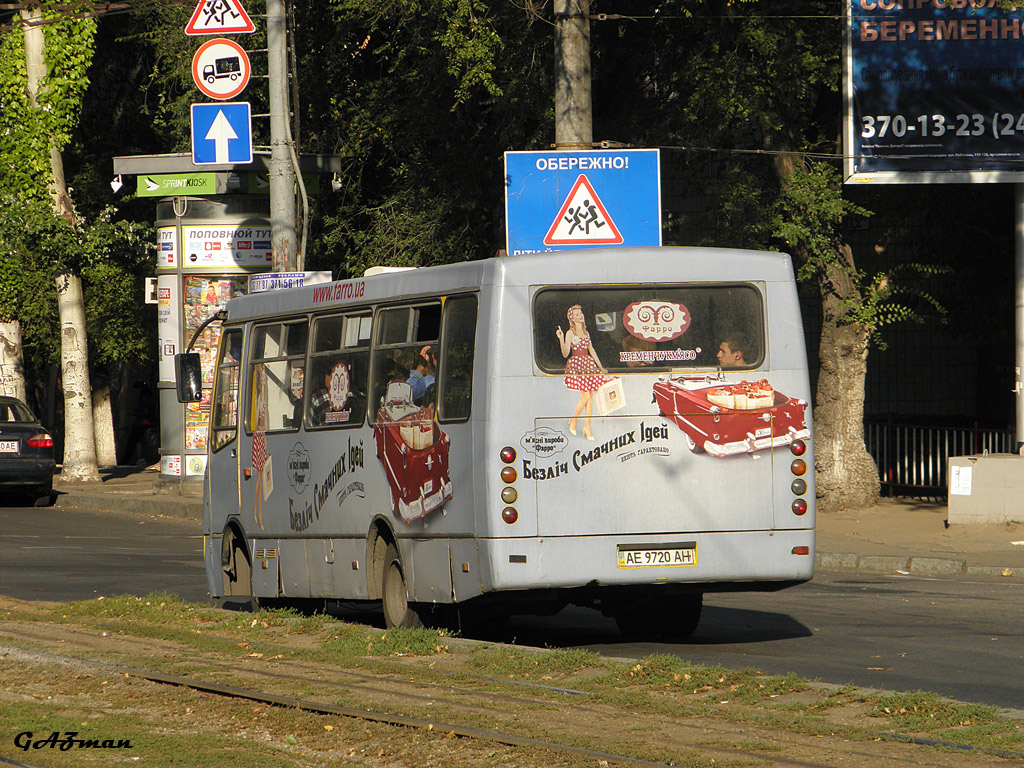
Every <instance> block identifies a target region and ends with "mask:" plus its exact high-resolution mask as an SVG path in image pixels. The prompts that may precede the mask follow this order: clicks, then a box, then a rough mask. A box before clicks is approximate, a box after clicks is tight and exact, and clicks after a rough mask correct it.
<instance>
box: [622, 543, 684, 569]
mask: <svg viewBox="0 0 1024 768" xmlns="http://www.w3.org/2000/svg"><path fill="white" fill-rule="evenodd" d="M615 554H616V566H617V567H619V568H692V567H693V566H695V565H697V543H696V542H692V541H687V542H684V543H683V544H679V545H669V546H619V548H618V549H617V550H616V553H615Z"/></svg>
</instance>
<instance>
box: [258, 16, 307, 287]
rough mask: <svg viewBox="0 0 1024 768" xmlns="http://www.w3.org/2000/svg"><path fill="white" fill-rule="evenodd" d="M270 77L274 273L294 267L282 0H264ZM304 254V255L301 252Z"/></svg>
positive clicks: (292, 191)
mask: <svg viewBox="0 0 1024 768" xmlns="http://www.w3.org/2000/svg"><path fill="white" fill-rule="evenodd" d="M267 74H268V76H269V80H270V169H269V176H270V238H271V246H272V252H273V257H272V258H273V263H274V271H275V272H294V271H295V270H296V268H297V264H298V259H297V257H296V234H295V171H294V169H293V167H292V160H291V148H290V147H289V144H288V141H289V139H288V136H289V131H288V119H289V112H288V47H287V34H286V25H285V13H284V0H267ZM303 255H305V254H303Z"/></svg>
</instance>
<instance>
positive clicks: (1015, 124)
mask: <svg viewBox="0 0 1024 768" xmlns="http://www.w3.org/2000/svg"><path fill="white" fill-rule="evenodd" d="M848 3H849V4H848V6H847V8H848V12H849V17H848V25H847V58H846V121H845V122H846V125H845V134H846V142H845V144H846V147H845V154H846V173H845V176H846V180H847V181H848V182H849V181H854V182H856V181H880V182H924V181H953V182H963V181H1019V180H1020V179H1021V178H1022V177H1021V176H1020V174H1022V173H1024V162H1022V161H1024V104H1022V103H1021V90H1022V88H1024V10H1004V9H1003V8H1002V7H1001V6H1000V4H999V2H998V0H848Z"/></svg>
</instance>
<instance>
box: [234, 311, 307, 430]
mask: <svg viewBox="0 0 1024 768" xmlns="http://www.w3.org/2000/svg"><path fill="white" fill-rule="evenodd" d="M302 323H305V326H306V344H305V348H304V349H303V352H302V354H301V355H288V354H284V355H282V356H280V357H267V358H264V357H260V358H257V357H256V356H255V354H254V353H255V349H256V343H257V340H258V339H259V331H260V329H261V328H266V327H268V326H272V325H280V326H291V325H300V324H302ZM309 330H310V317H309V313H308V312H300V313H298V314H295V315H287V316H278V317H273V318H266V319H261V320H254V321H252V322H251V323H250V324H249V339H248V347H247V349H248V352H249V354H248V356H247V357H246V362H247V365H246V368H245V371H244V373H245V375H246V382H245V383H246V387H245V413H246V417H245V427H244V429H245V434H246V436H251V435H253V434H255V433H256V431H257V430H256V429H254V428H253V423H254V421H255V413H254V408H255V403H254V402H253V395H254V392H253V387H254V386H255V382H256V376H255V372H256V366H257V365H259V364H265V363H266V362H268V361H270V362H278V361H288V362H290V361H294V360H301V361H302V371H303V374H302V375H303V384H302V387H303V393H302V398H301V401H300V402H301V403H302V406H303V410H302V411H300V417H299V419H297V420H296V423H295V424H294V425H293V426H290V427H278V428H276V429H271V428H270V427H269V425H268V427H267V428H266V429H264V430H263V432H264V434H267V435H271V434H274V435H278V434H290V433H294V432H298V431H299V429H300V427H301V426H302V420H303V418H304V417H303V416H302V415H301V414H302V413H304V408H305V400H306V392H305V389H306V380H305V376H306V371H307V370H308V369H307V366H308V362H309ZM289 334H290V330H289V331H288V332H287V333H286V334H285V338H284V344H283V348H284V349H285V350H286V351H287V349H288V344H289V343H290V339H289V338H288V335H289Z"/></svg>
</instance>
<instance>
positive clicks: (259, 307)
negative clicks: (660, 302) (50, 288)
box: [227, 246, 793, 321]
mask: <svg viewBox="0 0 1024 768" xmlns="http://www.w3.org/2000/svg"><path fill="white" fill-rule="evenodd" d="M792 279H793V268H792V264H791V261H790V257H789V256H788V255H787V254H785V253H781V252H774V251H751V250H735V249H726V248H695V247H677V246H667V247H651V248H595V249H589V250H577V251H554V252H550V253H537V254H527V255H519V256H506V257H499V258H490V259H482V260H479V261H468V262H460V263H458V264H445V265H441V266H435V267H421V268H419V269H409V270H402V271H398V272H386V273H380V274H375V275H364V276H360V277H353V278H348V279H346V280H337V281H334V282H331V283H321V284H318V285H307V286H303V287H301V288H287V289H281V290H273V291H266V292H262V293H255V294H251V295H248V296H240V297H238V298H235V299H232V300H231V301H229V302H228V304H227V311H228V317H229V321H231V320H233V321H237V320H243V319H247V318H252V317H259V316H265V315H274V314H280V313H290V312H296V311H303V310H305V309H343V308H344V307H346V306H359V305H362V304H366V303H372V302H378V301H390V300H393V299H402V298H411V297H415V296H430V295H434V294H438V293H452V292H458V291H462V290H472V289H474V288H478V287H480V286H483V285H496V284H502V285H507V286H513V285H549V284H551V285H576V284H596V285H602V284H604V285H614V284H622V283H636V282H640V283H645V282H655V283H682V282H746V281H765V282H774V281H791V280H792Z"/></svg>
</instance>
